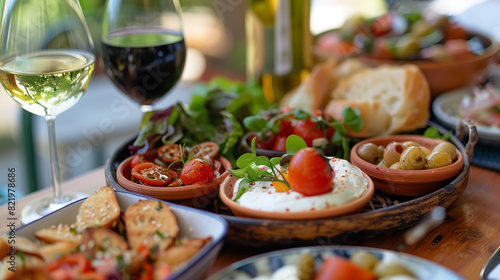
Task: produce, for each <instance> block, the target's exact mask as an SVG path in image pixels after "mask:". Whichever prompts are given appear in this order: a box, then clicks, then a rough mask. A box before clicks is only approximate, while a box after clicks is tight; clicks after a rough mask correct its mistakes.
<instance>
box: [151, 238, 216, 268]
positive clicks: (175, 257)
mask: <svg viewBox="0 0 500 280" xmlns="http://www.w3.org/2000/svg"><path fill="white" fill-rule="evenodd" d="M211 240H212V238H211V237H207V238H196V239H189V240H184V241H182V243H181V244H180V245H178V246H175V247H171V248H170V249H168V250H166V251H163V252H161V253H160V254H159V256H158V259H157V260H156V262H155V268H159V267H160V266H162V265H164V264H166V265H167V266H168V267H170V268H171V269H172V270H174V271H175V270H177V269H179V268H180V267H182V265H183V264H185V263H186V262H187V261H188V260H189V259H190V258H192V257H193V256H194V255H196V253H198V252H199V251H200V250H201V249H202V248H203V247H204V246H205V245H206V244H207V243H209V242H210V241H211Z"/></svg>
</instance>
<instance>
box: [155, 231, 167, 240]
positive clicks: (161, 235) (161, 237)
mask: <svg viewBox="0 0 500 280" xmlns="http://www.w3.org/2000/svg"><path fill="white" fill-rule="evenodd" d="M156 235H158V237H160V239H165V235H163V233H161V232H160V231H159V230H156Z"/></svg>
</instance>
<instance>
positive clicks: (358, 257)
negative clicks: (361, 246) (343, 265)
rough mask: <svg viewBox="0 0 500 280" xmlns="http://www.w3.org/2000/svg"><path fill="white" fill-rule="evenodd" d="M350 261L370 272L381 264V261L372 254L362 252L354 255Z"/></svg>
mask: <svg viewBox="0 0 500 280" xmlns="http://www.w3.org/2000/svg"><path fill="white" fill-rule="evenodd" d="M349 260H350V262H351V263H353V264H355V265H357V266H359V267H363V268H366V269H368V270H373V269H374V268H375V266H376V265H377V263H378V262H379V259H378V258H377V257H375V255H373V254H372V253H369V252H361V251H360V252H355V253H353V254H352V255H351V257H350V259H349Z"/></svg>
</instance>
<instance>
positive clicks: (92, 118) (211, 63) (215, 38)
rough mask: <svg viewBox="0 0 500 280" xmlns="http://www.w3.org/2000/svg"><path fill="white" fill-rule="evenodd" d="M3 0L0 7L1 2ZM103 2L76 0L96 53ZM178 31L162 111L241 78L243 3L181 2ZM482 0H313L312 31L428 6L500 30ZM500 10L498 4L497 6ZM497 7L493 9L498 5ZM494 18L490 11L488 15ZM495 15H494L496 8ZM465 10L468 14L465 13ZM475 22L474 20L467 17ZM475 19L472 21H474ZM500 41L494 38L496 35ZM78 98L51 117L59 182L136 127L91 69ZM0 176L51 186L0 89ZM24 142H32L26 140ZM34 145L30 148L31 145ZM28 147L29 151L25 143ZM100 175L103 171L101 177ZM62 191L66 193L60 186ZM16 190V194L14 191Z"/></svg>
mask: <svg viewBox="0 0 500 280" xmlns="http://www.w3.org/2000/svg"><path fill="white" fill-rule="evenodd" d="M3 2H4V1H3V0H0V5H1V7H3ZM104 2H105V1H104V0H80V4H81V6H82V9H83V11H84V14H85V17H86V19H87V22H88V24H89V28H90V29H91V32H92V36H93V38H94V43H95V45H96V52H97V54H99V53H100V49H99V42H100V29H101V17H102V11H103V6H104ZM179 2H180V5H181V8H182V11H183V23H184V34H185V38H186V42H187V46H188V48H189V49H188V54H187V62H186V66H185V69H184V73H183V77H182V80H183V83H180V84H179V85H178V86H177V87H176V88H175V89H174V90H173V92H172V93H171V94H169V95H166V96H165V97H164V98H163V100H162V101H161V102H160V103H159V104H158V107H157V108H158V109H161V108H166V107H168V106H169V105H171V104H173V103H175V102H177V101H186V102H187V101H189V93H190V91H191V90H192V89H193V87H194V86H195V85H196V83H199V82H203V81H207V80H209V79H211V78H212V77H215V76H224V77H227V78H230V79H237V80H244V79H245V8H246V1H245V0H213V1H212V0H210V1H209V0H180V1H179ZM482 2H484V3H486V2H493V4H500V2H499V1H483V0H435V1H417V0H414V1H387V2H386V1H383V0H312V1H311V22H310V27H311V32H312V33H313V35H316V34H319V33H321V32H323V31H326V30H329V29H333V28H336V27H339V26H341V25H342V24H343V22H344V21H345V19H346V18H348V17H349V16H350V15H352V14H354V13H361V14H363V15H366V16H377V15H380V14H382V13H383V12H385V11H386V10H387V8H388V7H392V8H397V7H401V6H405V5H422V4H425V5H428V6H430V7H431V8H432V9H433V10H434V11H435V12H437V13H441V14H447V15H451V16H456V17H460V16H462V17H463V18H464V19H463V21H464V23H465V24H466V25H468V26H471V27H473V28H475V29H480V28H486V29H487V30H489V31H493V32H495V31H496V32H497V33H499V34H500V32H499V31H500V30H499V29H498V27H499V26H500V23H498V24H497V23H495V21H492V20H491V18H489V17H488V16H484V15H482V16H479V15H477V14H475V11H474V7H475V6H477V5H479V4H481V3H482ZM496 7H498V5H496ZM497 11H498V10H497ZM491 13H492V16H494V10H493V11H492V12H491ZM497 14H498V13H497ZM464 15H467V16H464ZM471 19H473V20H471ZM476 19H477V20H476ZM497 40H498V37H497ZM92 79H93V80H92V81H91V84H90V86H89V88H88V90H87V92H86V94H85V95H84V97H83V98H82V99H81V100H80V101H79V102H78V103H77V104H76V105H75V106H74V107H73V108H71V110H68V111H66V112H64V113H62V114H61V115H60V116H59V117H58V118H57V120H56V134H57V140H58V151H59V161H60V166H61V172H62V174H61V175H62V177H63V180H67V179H70V178H72V177H74V176H77V175H79V174H82V173H85V172H88V171H89V170H92V169H94V168H97V167H100V166H102V165H104V163H105V161H106V159H107V158H109V157H110V156H111V154H112V153H113V152H114V151H115V150H116V149H118V147H120V146H121V145H123V144H124V143H125V142H127V141H128V140H130V139H131V138H132V137H134V136H135V135H136V134H137V132H138V129H139V123H140V118H141V113H140V110H139V107H138V106H137V105H135V104H134V103H132V102H131V101H129V100H128V99H126V97H124V96H123V95H121V94H120V92H119V91H118V90H117V89H116V88H115V87H114V86H113V85H112V83H111V82H110V80H109V79H108V78H107V77H106V75H104V74H103V71H102V69H99V67H98V68H97V71H96V73H95V74H94V77H93V78H92ZM0 104H1V110H0V120H1V121H0V170H1V172H0V174H7V169H8V168H15V169H16V179H17V187H18V191H19V192H22V193H28V192H30V191H33V190H35V189H37V188H45V187H50V186H51V185H52V180H51V175H50V174H51V173H50V164H49V152H48V142H47V139H48V138H47V137H48V136H47V132H46V130H47V127H46V124H45V121H44V120H43V119H42V118H41V117H38V116H30V115H28V114H27V113H23V110H22V109H21V108H20V106H19V105H18V104H16V103H15V102H14V101H13V100H12V99H11V98H10V97H9V96H8V95H7V94H6V93H5V92H4V90H3V88H2V87H0ZM30 139H33V141H32V143H30V141H29V140H30ZM31 144H32V145H31ZM31 146H32V147H34V149H33V150H31V151H30V150H29V149H26V147H28V148H29V147H31ZM103 176H104V175H103ZM6 185H7V181H6V176H1V175H0V189H1V190H2V193H1V195H2V196H4V195H5V193H4V192H6ZM63 191H64V190H63ZM18 195H20V194H19V193H18ZM0 202H1V203H3V200H2V198H1V197H0Z"/></svg>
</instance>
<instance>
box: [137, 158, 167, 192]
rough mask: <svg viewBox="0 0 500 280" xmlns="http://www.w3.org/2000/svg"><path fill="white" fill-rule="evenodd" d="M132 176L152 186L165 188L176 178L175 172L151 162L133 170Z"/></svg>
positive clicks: (141, 164)
mask: <svg viewBox="0 0 500 280" xmlns="http://www.w3.org/2000/svg"><path fill="white" fill-rule="evenodd" d="M131 173H132V176H134V177H135V178H136V179H137V180H139V181H141V182H143V183H144V184H146V185H150V186H158V187H159V186H165V185H167V184H169V183H170V182H172V180H174V178H175V172H173V171H171V170H168V169H167V168H165V167H163V166H159V165H156V164H154V163H151V162H145V163H140V164H138V165H136V166H134V167H133V168H132V172H131Z"/></svg>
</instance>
